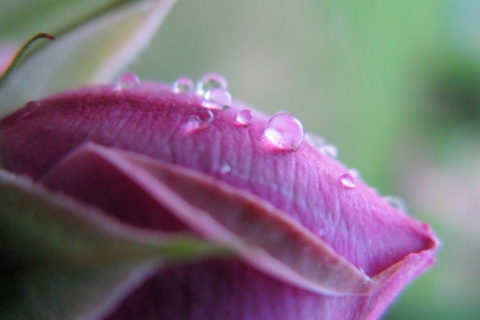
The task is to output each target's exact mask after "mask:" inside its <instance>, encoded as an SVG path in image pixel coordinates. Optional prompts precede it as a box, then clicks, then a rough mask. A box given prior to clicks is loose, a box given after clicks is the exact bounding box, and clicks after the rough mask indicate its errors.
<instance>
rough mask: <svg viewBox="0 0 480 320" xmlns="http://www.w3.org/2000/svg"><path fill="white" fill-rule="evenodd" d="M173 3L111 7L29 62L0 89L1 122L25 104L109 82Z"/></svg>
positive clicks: (149, 0)
mask: <svg viewBox="0 0 480 320" xmlns="http://www.w3.org/2000/svg"><path fill="white" fill-rule="evenodd" d="M174 2H175V0H143V1H136V2H134V3H131V4H128V5H124V6H121V7H114V10H108V11H107V12H106V13H104V14H100V15H98V16H95V19H92V20H89V21H88V22H87V23H84V24H80V25H79V26H78V27H76V28H73V29H72V30H70V31H68V32H65V33H62V34H60V35H55V34H54V36H55V37H56V40H55V41H54V42H53V43H50V44H49V45H44V46H42V48H41V49H40V50H37V51H36V52H35V53H34V54H31V55H30V56H28V58H27V59H25V61H24V62H23V63H22V64H20V65H19V66H18V68H17V69H16V70H15V71H14V72H13V73H12V74H11V76H10V77H9V78H8V79H6V81H5V82H4V83H3V85H2V86H1V87H0V117H1V116H4V115H5V114H8V113H10V112H12V111H14V110H15V108H19V107H21V106H22V105H23V104H25V103H26V102H27V101H29V100H35V99H40V98H42V97H44V96H46V95H48V94H51V93H54V92H58V91H62V90H65V89H69V88H74V87H79V86H84V85H88V84H97V83H104V82H108V81H111V80H112V79H113V78H114V77H115V76H117V75H118V73H119V71H120V70H121V69H123V68H124V67H125V66H126V65H127V64H128V63H129V62H130V61H131V60H133V58H134V57H135V56H136V55H137V54H138V53H139V52H140V51H141V50H142V49H143V48H144V47H145V46H146V45H147V44H148V43H149V41H150V39H151V37H152V36H153V35H154V33H155V31H156V30H157V28H158V26H159V25H160V23H161V22H162V20H163V19H164V17H165V16H166V14H167V13H168V11H169V10H170V8H171V7H172V5H173V3H174Z"/></svg>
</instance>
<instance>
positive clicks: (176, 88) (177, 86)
mask: <svg viewBox="0 0 480 320" xmlns="http://www.w3.org/2000/svg"><path fill="white" fill-rule="evenodd" d="M172 90H173V92H177V93H178V92H190V91H193V80H192V79H190V78H188V77H180V78H178V79H177V80H175V82H174V83H173V85H172Z"/></svg>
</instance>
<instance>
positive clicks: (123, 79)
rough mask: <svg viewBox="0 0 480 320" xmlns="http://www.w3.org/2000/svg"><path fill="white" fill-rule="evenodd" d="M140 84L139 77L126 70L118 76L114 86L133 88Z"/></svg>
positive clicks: (119, 88)
mask: <svg viewBox="0 0 480 320" xmlns="http://www.w3.org/2000/svg"><path fill="white" fill-rule="evenodd" d="M138 86H140V78H139V77H138V76H137V75H136V74H135V73H133V72H126V73H124V74H123V75H121V76H120V79H118V82H117V84H116V86H115V89H116V90H125V89H133V88H137V87H138Z"/></svg>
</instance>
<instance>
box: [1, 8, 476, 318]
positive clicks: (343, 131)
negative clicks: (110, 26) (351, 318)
mask: <svg viewBox="0 0 480 320" xmlns="http://www.w3.org/2000/svg"><path fill="white" fill-rule="evenodd" d="M108 2H109V1H107V0H102V1H93V0H88V1H64V0H40V1H36V2H34V4H33V3H32V2H31V1H26V0H25V1H18V0H4V1H3V2H2V4H1V6H2V8H1V10H0V30H1V34H0V40H1V41H2V42H5V41H7V40H8V41H10V42H15V41H22V40H25V39H26V38H28V37H29V36H31V35H32V34H33V33H35V32H40V31H44V32H54V28H55V27H56V26H59V25H62V23H64V22H65V21H69V19H72V17H75V16H77V15H80V14H83V13H84V12H89V10H91V9H92V8H96V7H97V6H101V5H103V4H105V3H108ZM15 14H16V15H17V17H18V15H19V14H20V16H21V17H22V18H21V19H18V18H15V19H14V18H13V17H15ZM12 26H14V27H12ZM132 69H133V70H134V71H136V72H137V73H138V74H139V75H140V76H141V77H142V78H149V79H153V80H160V81H173V80H174V79H175V78H176V77H178V76H180V75H187V76H191V77H193V78H198V77H199V76H201V75H202V74H203V73H204V72H207V71H216V72H220V73H222V74H224V75H225V76H226V78H227V79H228V80H229V83H230V91H231V92H232V94H233V96H234V98H238V99H244V100H246V101H247V102H248V103H250V104H252V105H254V106H257V107H258V108H260V109H262V110H266V111H270V112H274V111H276V110H279V109H284V110H287V111H289V112H292V113H294V114H295V115H297V116H298V118H299V119H301V120H302V122H303V124H304V126H305V127H306V129H307V130H308V131H312V132H315V133H317V134H320V135H323V136H325V137H326V139H327V140H329V141H330V142H332V143H335V144H336V145H337V146H338V148H339V151H340V158H341V159H342V160H343V161H344V162H345V163H346V164H347V165H350V166H353V167H356V168H358V169H359V171H360V173H361V176H362V178H363V179H365V180H366V181H367V182H368V183H369V184H371V185H374V186H378V187H379V191H380V192H381V193H384V194H391V193H399V194H401V195H402V196H403V197H404V198H406V201H407V203H409V208H410V212H411V214H413V215H416V216H418V217H420V218H422V219H424V220H427V221H429V222H430V223H432V225H433V227H434V229H436V231H438V233H439V235H440V238H441V239H442V241H443V249H442V251H441V252H440V254H439V259H438V262H437V266H435V267H434V268H433V269H432V271H430V272H429V273H428V274H427V275H425V276H423V277H422V278H421V279H420V280H418V281H416V282H415V283H414V284H413V285H412V286H411V287H410V288H409V289H408V290H406V292H405V293H404V295H403V296H402V297H401V298H400V299H399V300H398V301H397V303H396V304H395V305H394V306H393V307H392V308H391V310H390V312H389V313H388V314H387V315H385V317H384V318H385V319H407V318H417V319H452V318H455V319H462V318H463V319H471V318H477V317H480V307H479V304H478V301H480V289H479V288H480V283H479V280H478V279H480V271H479V270H480V261H479V257H480V246H479V244H478V243H479V240H478V231H477V229H478V228H480V225H479V221H480V200H479V199H480V173H479V172H480V156H479V154H480V152H479V150H480V1H479V0H440V1H438V0H423V1H418V0H392V1H384V0H365V1H355V0H323V1H316V0H315V1H314V0H301V1H290V0H278V1H275V2H273V1H268V0H259V1H251V2H248V4H246V2H245V1H241V0H231V1H215V0H202V1H197V0H180V1H179V2H178V4H177V6H176V7H175V8H174V9H173V11H172V12H171V14H170V16H169V17H168V18H167V20H166V22H165V25H164V27H162V29H161V30H160V32H159V33H158V34H157V36H156V40H155V41H154V43H153V44H152V47H151V48H150V49H149V50H148V51H147V52H146V53H145V54H144V55H143V56H142V57H141V58H140V59H139V60H138V61H137V62H136V63H135V64H134V65H133V66H132Z"/></svg>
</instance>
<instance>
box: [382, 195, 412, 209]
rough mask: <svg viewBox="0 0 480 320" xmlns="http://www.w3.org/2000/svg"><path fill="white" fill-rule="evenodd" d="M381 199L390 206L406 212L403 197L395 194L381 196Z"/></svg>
mask: <svg viewBox="0 0 480 320" xmlns="http://www.w3.org/2000/svg"><path fill="white" fill-rule="evenodd" d="M383 200H384V201H385V202H387V203H388V204H389V205H391V206H392V207H394V208H397V209H398V210H400V211H402V212H405V213H407V204H406V203H405V201H404V200H403V199H401V198H399V197H395V196H385V197H383Z"/></svg>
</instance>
